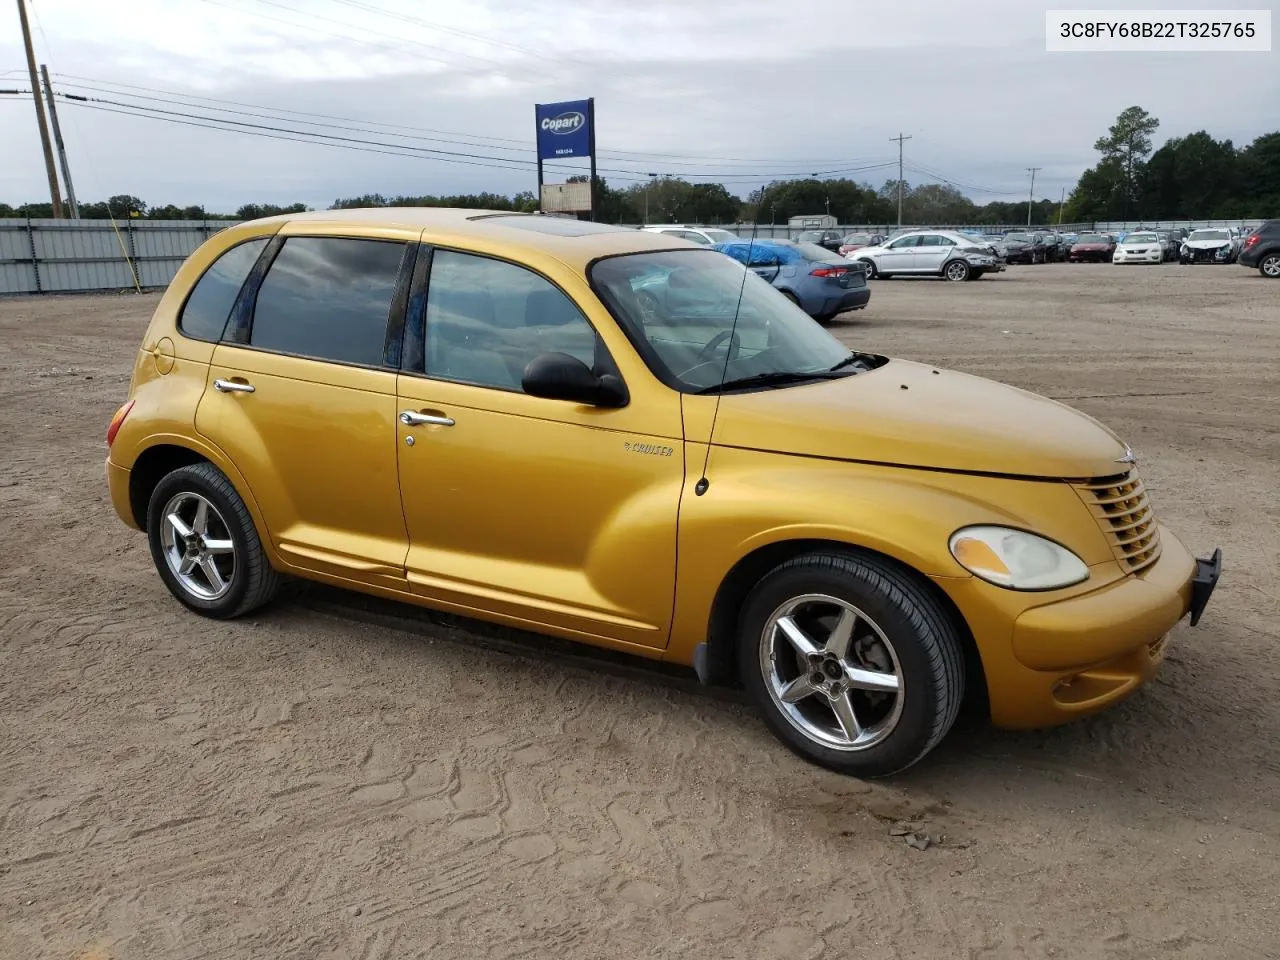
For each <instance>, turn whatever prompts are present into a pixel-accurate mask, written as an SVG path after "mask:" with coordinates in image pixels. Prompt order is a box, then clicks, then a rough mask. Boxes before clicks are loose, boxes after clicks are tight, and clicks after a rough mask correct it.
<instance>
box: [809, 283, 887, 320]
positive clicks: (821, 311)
mask: <svg viewBox="0 0 1280 960" xmlns="http://www.w3.org/2000/svg"><path fill="white" fill-rule="evenodd" d="M870 299H871V288H870V287H868V286H865V285H864V286H861V287H857V288H855V289H853V290H843V291H841V292H840V293H838V294H835V295H834V296H832V295H828V294H827V293H825V292H824V293H823V294H822V295H820V296H814V297H809V298H805V300H804V301H803V302H802V304H801V306H803V307H804V312H805V313H807V314H809V316H811V317H823V316H827V315H828V314H833V313H842V312H844V311H845V310H861V309H862V308H863V307H865V306H866V305H867V302H868V301H869V300H870Z"/></svg>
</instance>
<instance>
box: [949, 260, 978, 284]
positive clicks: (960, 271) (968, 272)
mask: <svg viewBox="0 0 1280 960" xmlns="http://www.w3.org/2000/svg"><path fill="white" fill-rule="evenodd" d="M942 276H943V278H944V279H946V280H951V281H955V282H961V281H965V280H972V279H973V268H972V267H970V266H969V264H968V262H967V261H965V260H951V261H948V262H947V263H944V264H943V265H942Z"/></svg>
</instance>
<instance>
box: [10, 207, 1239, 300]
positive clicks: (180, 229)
mask: <svg viewBox="0 0 1280 960" xmlns="http://www.w3.org/2000/svg"><path fill="white" fill-rule="evenodd" d="M234 222H237V221H230V220H118V221H116V222H115V223H114V224H113V223H112V222H111V221H110V220H0V295H4V294H31V293H84V292H89V291H94V290H133V289H135V288H141V289H143V290H147V289H163V288H164V287H166V286H168V284H169V281H170V280H172V279H173V275H174V274H175V273H177V272H178V268H179V267H180V266H182V261H183V260H185V259H186V258H187V257H188V256H190V255H191V253H192V252H193V251H194V250H195V249H196V247H198V246H199V245H200V244H201V243H203V242H204V241H205V239H206V238H208V237H210V236H212V235H213V234H215V233H217V232H218V231H219V230H223V229H225V228H227V227H229V226H231V225H232V223H234ZM1260 222H1261V221H1260V220H1159V221H1150V220H1148V221H1136V220H1135V221H1130V222H1127V223H1119V222H1114V223H1064V224H1061V225H1060V226H1055V227H1054V229H1056V230H1062V231H1066V232H1077V231H1089V230H1134V229H1137V228H1140V227H1142V228H1146V229H1149V230H1159V229H1171V228H1175V227H1186V228H1187V229H1190V230H1194V229H1196V228H1197V227H1238V228H1241V229H1242V230H1247V229H1249V228H1251V227H1254V226H1257V225H1258V224H1259V223H1260ZM627 226H639V224H627ZM707 226H711V225H710V224H707ZM719 226H720V227H721V228H722V229H727V230H732V231H734V232H735V233H737V234H738V235H739V236H743V237H748V236H751V234H752V229H753V225H752V224H750V223H730V224H720V225H719ZM920 226H925V227H928V228H930V229H934V230H977V231H981V232H983V233H1000V232H1003V231H1005V230H1026V229H1027V227H1025V226H1023V225H1020V224H944V223H930V224H921V225H920ZM754 229H755V236H757V237H769V238H773V237H778V238H792V239H794V238H795V237H796V236H798V235H799V234H800V233H802V232H804V231H803V230H801V229H799V228H797V227H788V226H787V225H786V224H770V223H762V224H760V225H758V226H756V227H755V228H754ZM834 229H836V230H839V231H840V232H841V233H862V232H866V233H892V232H893V231H894V230H896V229H898V228H897V227H896V226H892V225H886V224H841V225H840V226H838V227H835V228H834ZM1034 229H1044V228H1043V227H1040V228H1034Z"/></svg>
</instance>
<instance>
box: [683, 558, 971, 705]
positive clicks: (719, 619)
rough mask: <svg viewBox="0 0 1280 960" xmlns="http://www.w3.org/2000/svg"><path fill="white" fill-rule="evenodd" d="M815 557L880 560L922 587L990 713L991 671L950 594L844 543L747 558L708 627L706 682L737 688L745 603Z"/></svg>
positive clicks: (721, 592) (912, 571) (906, 568)
mask: <svg viewBox="0 0 1280 960" xmlns="http://www.w3.org/2000/svg"><path fill="white" fill-rule="evenodd" d="M809 553H843V554H846V555H851V556H863V557H867V556H870V557H875V558H877V559H878V560H880V561H882V562H884V563H887V564H890V565H892V566H894V567H896V568H897V569H898V570H900V571H901V572H902V573H903V574H904V575H905V576H908V577H910V578H911V579H913V580H914V581H916V582H917V583H918V584H919V585H920V587H921V588H922V589H923V590H924V591H925V592H926V593H928V594H929V595H930V596H931V597H932V598H933V599H934V600H935V601H937V603H938V605H939V607H940V608H941V609H942V610H943V611H944V612H945V613H946V615H947V617H948V618H949V619H950V620H951V621H952V623H953V624H954V626H955V628H956V632H957V633H958V635H959V636H960V640H961V643H962V645H963V648H964V669H965V678H966V690H967V693H966V698H967V699H970V700H971V701H972V702H974V703H976V704H981V705H982V706H983V707H984V708H985V705H986V703H987V686H986V671H985V670H984V668H983V665H982V656H981V654H980V653H979V651H978V644H977V642H976V641H975V640H974V637H973V633H972V631H970V629H969V624H968V622H967V621H966V620H965V618H964V615H963V614H962V613H961V612H960V608H959V607H957V606H956V604H955V602H954V601H953V600H952V599H951V598H950V597H949V596H947V593H946V591H944V590H943V589H942V588H941V587H939V586H938V585H937V584H936V583H935V582H934V581H933V580H932V579H930V578H929V577H928V576H926V575H925V574H923V573H921V572H920V571H919V570H917V569H916V568H915V567H913V566H911V565H910V564H908V563H905V562H903V561H902V560H899V559H898V558H897V557H893V556H890V555H889V554H887V553H884V552H883V551H880V550H875V549H871V548H868V547H863V546H859V545H856V544H852V543H847V542H842V541H839V540H827V539H821V538H805V539H794V540H778V541H774V542H772V543H767V544H764V545H762V546H759V547H757V548H756V549H754V550H752V551H751V552H750V553H748V554H746V555H745V556H743V557H742V558H741V559H739V560H738V562H737V563H735V564H734V565H733V567H732V568H731V569H730V570H729V572H728V573H726V574H725V576H724V578H723V579H722V580H721V581H720V585H719V587H718V588H717V590H716V593H715V597H714V599H713V600H712V603H711V611H710V615H709V617H708V622H707V639H706V641H705V645H704V646H703V647H702V648H700V653H699V655H698V656H696V658H695V660H696V667H697V670H698V673H699V675H700V677H701V678H702V679H703V681H704V682H706V683H710V684H714V685H717V686H731V685H735V684H736V683H737V676H738V671H737V643H736V638H737V627H738V620H739V617H740V616H741V613H742V607H743V605H744V602H745V600H746V598H747V596H748V594H749V593H750V592H751V589H752V588H753V587H754V586H755V585H756V584H757V583H759V582H760V579H761V578H762V577H764V576H765V574H767V573H768V572H769V571H770V570H772V569H773V568H775V567H777V566H778V565H780V564H782V563H786V562H787V561H788V560H793V559H795V558H796V557H800V556H803V555H805V554H809Z"/></svg>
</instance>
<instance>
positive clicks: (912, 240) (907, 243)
mask: <svg viewBox="0 0 1280 960" xmlns="http://www.w3.org/2000/svg"><path fill="white" fill-rule="evenodd" d="M919 245H920V238H919V237H918V236H915V237H903V238H902V239H900V240H895V241H893V243H891V244H889V249H890V250H902V249H903V248H905V247H915V246H919Z"/></svg>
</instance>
